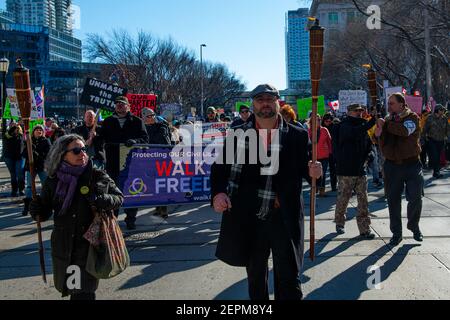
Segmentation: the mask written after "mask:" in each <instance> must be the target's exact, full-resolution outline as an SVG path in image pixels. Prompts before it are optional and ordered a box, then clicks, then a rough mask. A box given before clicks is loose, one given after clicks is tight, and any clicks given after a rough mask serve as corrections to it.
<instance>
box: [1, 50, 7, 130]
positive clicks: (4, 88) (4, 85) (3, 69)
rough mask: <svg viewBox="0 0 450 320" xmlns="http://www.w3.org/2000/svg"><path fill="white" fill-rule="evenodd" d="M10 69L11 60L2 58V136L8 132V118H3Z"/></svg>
mask: <svg viewBox="0 0 450 320" xmlns="http://www.w3.org/2000/svg"><path fill="white" fill-rule="evenodd" d="M8 70H9V60H8V59H6V58H1V59H0V73H1V74H2V90H1V97H2V99H1V103H2V105H1V107H2V112H1V113H0V117H1V118H2V137H3V136H4V134H5V133H6V119H3V113H4V112H5V107H6V75H7V74H8Z"/></svg>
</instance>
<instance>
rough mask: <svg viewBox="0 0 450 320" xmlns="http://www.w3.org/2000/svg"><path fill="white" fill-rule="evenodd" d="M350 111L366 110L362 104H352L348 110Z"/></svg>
mask: <svg viewBox="0 0 450 320" xmlns="http://www.w3.org/2000/svg"><path fill="white" fill-rule="evenodd" d="M347 110H348V111H359V110H361V111H364V110H366V109H365V108H364V107H363V106H362V105H360V104H352V105H350V106H349V107H348V108H347Z"/></svg>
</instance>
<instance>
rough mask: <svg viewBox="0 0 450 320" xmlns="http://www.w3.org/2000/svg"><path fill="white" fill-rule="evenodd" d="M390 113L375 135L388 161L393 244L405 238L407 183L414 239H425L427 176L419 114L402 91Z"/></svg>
mask: <svg viewBox="0 0 450 320" xmlns="http://www.w3.org/2000/svg"><path fill="white" fill-rule="evenodd" d="M389 113H390V115H389V117H388V118H387V119H386V120H384V119H379V120H378V124H377V130H376V136H377V137H380V147H381V152H382V153H383V155H384V157H385V159H386V161H385V163H384V175H385V185H386V196H387V200H388V206H389V217H390V224H391V226H390V227H391V231H392V234H393V237H392V239H391V241H390V245H391V246H393V247H395V246H398V245H399V244H400V242H402V240H403V238H402V233H403V229H402V194H403V190H404V189H405V186H406V195H407V197H406V198H407V201H408V229H409V230H410V231H412V232H413V234H414V239H415V240H416V241H418V242H422V241H423V235H422V232H421V231H420V228H419V222H420V217H421V215H422V196H423V188H424V179H423V172H422V164H421V163H420V153H421V149H420V127H419V116H418V115H417V114H415V113H414V112H412V111H411V110H410V109H409V108H408V105H407V104H406V100H405V97H404V96H403V94H401V93H395V94H393V95H392V96H391V97H390V98H389Z"/></svg>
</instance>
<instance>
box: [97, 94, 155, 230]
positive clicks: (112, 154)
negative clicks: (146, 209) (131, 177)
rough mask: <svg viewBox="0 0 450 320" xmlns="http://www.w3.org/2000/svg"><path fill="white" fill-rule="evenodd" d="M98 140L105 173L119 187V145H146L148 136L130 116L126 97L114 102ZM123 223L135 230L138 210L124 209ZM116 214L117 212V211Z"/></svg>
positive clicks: (137, 121)
mask: <svg viewBox="0 0 450 320" xmlns="http://www.w3.org/2000/svg"><path fill="white" fill-rule="evenodd" d="M99 138H100V139H101V141H102V142H104V143H105V153H106V172H107V173H108V175H109V176H110V177H111V178H112V179H113V180H114V182H115V183H116V185H119V174H120V168H119V166H120V164H119V159H120V144H125V145H126V146H127V147H132V146H133V145H135V144H147V143H148V135H147V130H146V128H145V125H144V122H143V121H142V120H141V119H140V118H138V117H136V116H134V115H132V114H131V112H130V103H129V102H128V98H127V97H118V98H117V99H116V100H115V112H114V114H113V116H111V117H109V118H107V119H106V120H105V121H104V122H103V125H102V129H101V130H100V132H99ZM125 213H126V215H127V217H126V219H125V222H126V224H127V228H128V229H129V230H134V229H136V224H135V222H136V216H137V213H138V209H126V210H125ZM117 214H118V211H117Z"/></svg>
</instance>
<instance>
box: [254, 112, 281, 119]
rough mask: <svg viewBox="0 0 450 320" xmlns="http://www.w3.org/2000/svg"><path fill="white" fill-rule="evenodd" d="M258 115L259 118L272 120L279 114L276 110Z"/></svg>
mask: <svg viewBox="0 0 450 320" xmlns="http://www.w3.org/2000/svg"><path fill="white" fill-rule="evenodd" d="M256 115H257V116H258V118H261V119H272V118H275V116H276V115H277V113H276V112H275V111H274V110H270V111H268V110H261V111H258V112H256Z"/></svg>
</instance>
